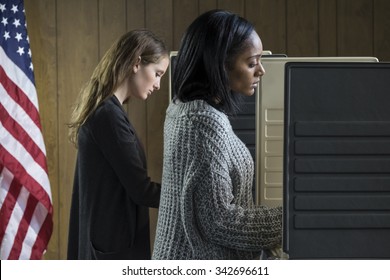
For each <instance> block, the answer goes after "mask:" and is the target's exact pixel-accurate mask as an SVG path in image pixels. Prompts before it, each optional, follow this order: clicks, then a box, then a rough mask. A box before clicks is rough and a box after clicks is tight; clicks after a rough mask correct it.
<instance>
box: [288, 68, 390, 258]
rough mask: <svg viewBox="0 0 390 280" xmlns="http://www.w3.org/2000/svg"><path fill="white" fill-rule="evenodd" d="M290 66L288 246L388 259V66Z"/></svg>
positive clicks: (313, 253) (292, 251) (299, 251)
mask: <svg viewBox="0 0 390 280" xmlns="http://www.w3.org/2000/svg"><path fill="white" fill-rule="evenodd" d="M285 71H286V73H285V74H286V75H285V110H284V111H285V112H284V114H285V120H284V139H285V141H284V163H283V166H284V175H283V182H284V193H283V196H284V197H283V199H284V240H283V243H284V244H283V247H284V251H285V252H286V253H288V254H289V258H290V259H356V258H360V259H371V258H374V259H390V63H325V62H324V63H323V62H321V63H314V62H310V63H306V62H294V63H287V64H286V69H285Z"/></svg>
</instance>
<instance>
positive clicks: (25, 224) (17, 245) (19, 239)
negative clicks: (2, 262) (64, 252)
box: [8, 195, 37, 260]
mask: <svg viewBox="0 0 390 280" xmlns="http://www.w3.org/2000/svg"><path fill="white" fill-rule="evenodd" d="M36 205H37V200H36V199H35V198H34V197H33V196H32V195H29V196H28V199H27V205H26V208H25V209H24V215H23V217H22V220H21V221H20V223H19V228H18V231H17V233H16V236H15V242H14V245H13V247H12V250H11V253H10V255H9V256H8V259H11V260H17V259H19V257H20V254H21V252H22V248H23V246H25V244H26V243H25V242H26V241H25V240H27V241H28V239H26V235H27V231H28V230H29V225H30V222H31V218H32V215H33V213H34V210H35V207H36ZM34 240H35V239H34ZM31 247H32V246H30V248H31ZM26 255H28V257H30V255H31V251H30V253H29V254H26ZM24 258H26V256H25V257H24Z"/></svg>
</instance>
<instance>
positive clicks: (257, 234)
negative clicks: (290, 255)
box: [153, 100, 282, 259]
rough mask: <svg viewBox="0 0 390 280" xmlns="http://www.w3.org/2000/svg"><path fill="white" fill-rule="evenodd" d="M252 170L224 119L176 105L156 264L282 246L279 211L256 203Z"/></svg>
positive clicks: (247, 254)
mask: <svg viewBox="0 0 390 280" xmlns="http://www.w3.org/2000/svg"><path fill="white" fill-rule="evenodd" d="M253 169H254V167H253V160H252V157H251V155H250V153H249V150H248V149H247V148H246V146H245V145H244V144H243V143H242V142H241V141H240V140H239V139H238V138H237V136H236V135H235V134H234V132H233V130H232V127H231V125H230V122H229V120H228V118H227V116H226V115H225V114H224V113H222V112H220V111H218V110H216V109H214V108H213V107H212V106H210V105H208V104H207V103H206V102H204V101H201V100H195V101H191V102H187V103H177V104H175V103H171V104H170V105H169V107H168V109H167V115H166V120H165V125H164V166H163V178H162V189H161V199H160V208H159V214H158V224H157V232H156V240H155V244H154V251H153V259H254V258H256V257H258V255H259V254H260V252H261V249H262V248H273V247H275V246H277V245H280V243H281V234H282V210H281V208H266V207H261V206H256V205H254V203H253V197H252V182H253Z"/></svg>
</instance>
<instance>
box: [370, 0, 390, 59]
mask: <svg viewBox="0 0 390 280" xmlns="http://www.w3.org/2000/svg"><path fill="white" fill-rule="evenodd" d="M374 54H375V56H377V57H378V59H379V60H380V61H387V62H390V1H388V0H375V1H374Z"/></svg>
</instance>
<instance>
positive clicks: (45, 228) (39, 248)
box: [31, 204, 53, 260]
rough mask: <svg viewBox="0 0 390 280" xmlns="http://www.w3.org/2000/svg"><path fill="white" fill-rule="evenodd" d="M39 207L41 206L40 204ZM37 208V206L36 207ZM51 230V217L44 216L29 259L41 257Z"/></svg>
mask: <svg viewBox="0 0 390 280" xmlns="http://www.w3.org/2000/svg"><path fill="white" fill-rule="evenodd" d="M40 205H41V204H40ZM38 206H39V205H38ZM52 230H53V217H52V215H49V214H48V215H46V217H45V220H44V222H43V223H42V226H41V228H40V230H39V233H38V237H37V239H36V241H35V244H34V246H33V250H32V254H31V259H34V260H35V259H39V258H40V256H42V254H43V252H44V248H45V246H44V245H45V241H46V240H49V239H50V236H51V233H52Z"/></svg>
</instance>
